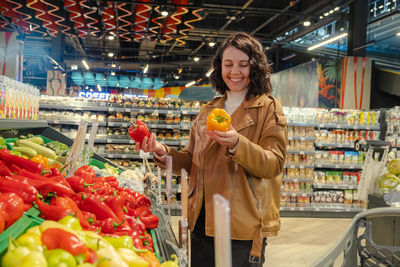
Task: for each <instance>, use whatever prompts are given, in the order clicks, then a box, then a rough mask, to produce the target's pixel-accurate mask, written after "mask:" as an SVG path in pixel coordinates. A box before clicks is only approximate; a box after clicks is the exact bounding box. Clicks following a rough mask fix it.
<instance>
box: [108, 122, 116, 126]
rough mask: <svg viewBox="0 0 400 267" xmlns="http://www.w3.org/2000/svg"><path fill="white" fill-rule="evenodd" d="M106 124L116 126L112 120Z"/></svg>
mask: <svg viewBox="0 0 400 267" xmlns="http://www.w3.org/2000/svg"><path fill="white" fill-rule="evenodd" d="M108 125H109V126H116V125H115V123H114V122H109V123H108Z"/></svg>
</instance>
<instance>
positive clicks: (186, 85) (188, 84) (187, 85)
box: [185, 81, 196, 87]
mask: <svg viewBox="0 0 400 267" xmlns="http://www.w3.org/2000/svg"><path fill="white" fill-rule="evenodd" d="M195 83H196V81H191V82H188V83H187V84H185V87H190V86H192V85H194V84H195Z"/></svg>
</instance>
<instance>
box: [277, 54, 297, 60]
mask: <svg viewBox="0 0 400 267" xmlns="http://www.w3.org/2000/svg"><path fill="white" fill-rule="evenodd" d="M295 56H296V53H290V54H289V55H287V56H286V57H283V58H282V59H281V61H286V60H288V59H291V58H293V57H295Z"/></svg>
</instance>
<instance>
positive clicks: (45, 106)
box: [39, 104, 108, 111]
mask: <svg viewBox="0 0 400 267" xmlns="http://www.w3.org/2000/svg"><path fill="white" fill-rule="evenodd" d="M39 108H40V109H61V110H79V111H81V110H83V111H88V110H90V111H108V107H106V106H98V105H96V106H90V105H88V106H78V105H73V106H67V105H65V106H64V105H50V104H40V107H39Z"/></svg>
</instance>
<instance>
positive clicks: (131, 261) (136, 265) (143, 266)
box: [117, 248, 149, 267]
mask: <svg viewBox="0 0 400 267" xmlns="http://www.w3.org/2000/svg"><path fill="white" fill-rule="evenodd" d="M117 252H118V254H119V256H120V257H121V258H122V259H123V260H124V261H125V262H126V263H127V264H128V266H129V267H148V266H149V263H148V262H147V261H146V260H144V259H143V258H142V257H140V256H139V255H138V254H136V253H135V251H133V250H132V249H128V248H119V249H117Z"/></svg>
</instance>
